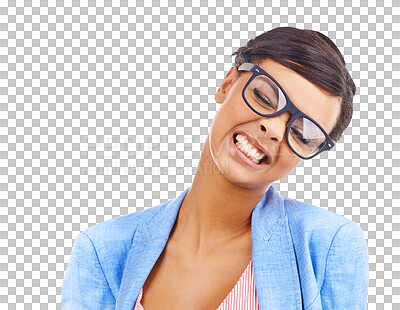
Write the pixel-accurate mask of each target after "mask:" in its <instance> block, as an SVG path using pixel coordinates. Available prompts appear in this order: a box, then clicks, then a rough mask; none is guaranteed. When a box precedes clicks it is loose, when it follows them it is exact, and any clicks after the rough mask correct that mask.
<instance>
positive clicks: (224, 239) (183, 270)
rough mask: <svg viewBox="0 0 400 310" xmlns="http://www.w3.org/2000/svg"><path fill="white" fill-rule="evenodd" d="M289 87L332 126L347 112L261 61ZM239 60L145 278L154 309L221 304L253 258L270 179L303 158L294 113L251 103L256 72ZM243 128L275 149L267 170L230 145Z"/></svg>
mask: <svg viewBox="0 0 400 310" xmlns="http://www.w3.org/2000/svg"><path fill="white" fill-rule="evenodd" d="M258 65H259V66H260V67H262V68H263V69H264V70H266V71H267V72H268V73H269V74H271V75H272V76H273V77H274V78H275V79H276V80H277V81H278V82H279V83H280V84H281V85H282V87H283V88H284V89H285V91H286V92H287V94H288V95H289V97H290V98H291V99H292V101H293V103H294V104H295V105H296V106H297V107H298V108H299V109H300V110H301V111H303V112H304V113H306V114H307V115H309V116H310V117H312V118H313V119H314V120H316V121H317V122H318V123H319V124H320V125H321V126H322V127H323V128H324V129H325V131H326V132H330V131H331V130H332V129H333V128H334V126H335V123H336V120H337V117H338V116H339V113H340V98H338V97H332V96H330V95H328V94H326V93H324V92H323V91H321V90H320V89H319V88H317V87H316V86H315V85H313V84H312V83H310V82H309V81H308V80H306V79H304V78H303V77H302V76H301V75H299V74H297V73H296V72H294V71H292V70H290V69H288V68H286V67H284V66H282V65H280V64H278V63H276V62H274V61H272V60H269V59H267V60H264V61H263V62H262V63H260V64H258ZM237 74H238V71H237V68H236V66H233V67H232V68H231V70H230V71H229V72H228V74H227V75H226V77H225V79H224V80H223V81H222V83H221V86H220V88H219V89H218V91H217V93H216V94H215V100H216V102H217V103H219V104H221V106H220V108H219V110H218V112H217V114H216V115H215V118H214V120H213V123H212V126H211V128H210V131H209V135H208V137H207V139H206V141H205V144H204V149H203V151H202V154H201V158H200V161H199V166H198V168H197V171H196V175H195V178H194V180H193V184H192V186H191V188H190V190H189V191H188V193H187V194H186V197H185V199H184V200H183V202H182V205H181V207H180V210H179V213H178V216H177V219H176V222H175V224H174V227H173V229H172V231H171V234H170V237H169V239H168V242H167V244H166V246H165V248H164V251H163V253H162V254H161V255H160V257H159V259H158V260H157V263H156V264H155V266H154V267H153V269H152V271H151V273H150V275H149V277H148V279H147V280H146V283H145V285H144V295H143V297H142V302H141V303H142V305H143V306H144V309H145V310H153V309H165V310H169V309H174V310H179V309H185V310H187V309H193V310H203V309H204V310H205V309H217V307H218V306H219V305H220V304H221V302H222V301H223V300H224V299H225V297H226V296H227V295H228V294H229V292H230V291H231V290H232V288H233V287H234V286H235V284H236V282H237V281H238V280H239V278H240V276H241V275H242V273H243V271H244V270H245V268H246V267H247V265H248V264H249V262H250V260H251V258H252V253H251V250H252V239H251V213H252V211H253V209H254V207H255V205H256V204H257V203H258V202H259V201H260V200H261V199H262V197H263V196H264V194H265V193H266V191H267V190H268V188H269V187H270V186H271V184H272V183H273V182H275V181H277V180H279V179H282V178H284V177H285V176H287V175H288V174H289V173H290V172H291V171H292V170H293V169H294V168H295V167H296V166H297V165H298V164H299V163H300V162H301V161H302V159H301V158H299V157H297V156H296V155H295V154H293V152H292V151H291V150H290V148H289V146H288V144H287V142H286V138H285V129H286V125H287V123H288V121H289V119H290V114H289V113H284V114H281V115H279V116H277V117H274V118H263V117H261V116H259V115H257V114H255V113H254V112H253V111H251V110H250V109H249V108H248V107H247V105H246V104H245V102H244V100H243V98H242V96H241V91H242V89H243V87H244V85H245V83H246V82H247V80H248V79H249V78H250V76H251V72H245V73H242V75H241V76H240V77H238V75H237ZM238 129H241V130H244V131H246V132H248V133H250V134H251V135H252V136H253V137H255V138H256V139H257V140H258V142H259V143H260V144H262V145H263V147H264V148H265V149H266V150H268V151H269V152H270V154H271V155H272V162H271V164H269V165H268V166H266V167H265V168H264V169H262V170H254V169H252V168H250V167H248V166H246V165H244V164H242V163H241V162H240V161H239V160H238V159H237V158H236V157H235V156H234V155H233V154H232V152H231V151H230V148H229V141H230V139H231V138H232V135H233V133H234V132H235V131H237V130H238Z"/></svg>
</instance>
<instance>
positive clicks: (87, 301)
mask: <svg viewBox="0 0 400 310" xmlns="http://www.w3.org/2000/svg"><path fill="white" fill-rule="evenodd" d="M61 304H62V309H63V310H80V309H115V298H114V296H113V294H112V292H111V290H110V287H109V285H108V283H107V279H106V277H105V275H104V272H103V269H102V267H101V265H100V262H99V259H98V256H97V252H96V249H95V247H94V245H93V243H92V241H91V239H90V238H89V237H88V235H87V234H85V232H81V233H80V234H79V235H78V237H76V239H75V241H74V245H73V248H72V252H71V257H70V260H69V263H68V267H67V270H66V271H65V275H64V280H63V287H62V298H61Z"/></svg>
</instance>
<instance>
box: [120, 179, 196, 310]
mask: <svg viewBox="0 0 400 310" xmlns="http://www.w3.org/2000/svg"><path fill="white" fill-rule="evenodd" d="M189 188H190V187H188V188H186V189H185V190H184V191H183V192H182V193H181V194H180V195H179V196H178V197H176V198H175V199H173V200H170V201H168V202H166V204H167V205H165V206H162V207H161V208H160V210H159V211H158V213H157V214H155V215H153V216H152V217H151V218H148V219H143V220H142V225H140V226H139V227H138V229H137V230H136V233H135V235H134V237H133V240H132V247H131V249H130V250H129V254H128V258H127V262H126V265H125V270H124V274H123V276H122V280H121V286H120V290H119V295H118V297H117V301H116V306H115V309H118V310H132V309H133V307H134V305H135V303H136V299H137V297H138V295H139V292H140V289H141V288H142V286H143V285H144V283H145V282H146V279H147V277H148V275H149V274H150V271H151V269H152V268H153V266H154V264H155V263H156V262H157V259H158V257H159V256H160V255H161V253H162V251H163V249H164V247H165V245H166V244H167V241H168V238H169V235H170V232H171V230H172V227H173V225H174V223H175V219H176V217H177V215H178V211H179V208H180V206H181V203H182V201H183V199H184V197H185V195H186V193H187V191H188V190H189Z"/></svg>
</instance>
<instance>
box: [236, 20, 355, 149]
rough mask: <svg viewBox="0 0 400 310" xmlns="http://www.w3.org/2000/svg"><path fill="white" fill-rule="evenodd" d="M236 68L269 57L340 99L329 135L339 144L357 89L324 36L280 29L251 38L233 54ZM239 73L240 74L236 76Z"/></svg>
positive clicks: (342, 61)
mask: <svg viewBox="0 0 400 310" xmlns="http://www.w3.org/2000/svg"><path fill="white" fill-rule="evenodd" d="M233 55H236V57H235V65H236V66H237V67H238V68H239V67H240V65H241V64H243V63H245V62H250V63H254V64H257V65H259V64H260V63H261V62H262V61H264V60H265V59H267V58H269V59H272V60H274V61H276V62H278V63H280V64H282V65H283V66H285V67H288V68H290V69H292V70H293V71H295V72H297V73H298V74H300V75H302V76H303V77H304V78H306V79H307V80H309V81H310V82H311V83H313V84H314V85H316V86H317V87H319V88H320V89H321V90H323V91H325V92H326V93H328V94H329V95H332V96H338V97H340V98H341V109H340V114H339V117H338V119H337V120H336V124H335V127H334V128H333V129H332V131H331V132H330V133H329V136H330V137H331V139H332V140H333V141H338V140H339V139H340V137H341V136H342V134H343V132H344V130H345V129H346V128H347V126H348V125H349V124H350V121H351V118H352V115H353V97H354V95H355V93H356V86H355V84H354V82H353V79H352V78H351V76H350V74H349V72H348V71H347V69H346V63H345V61H344V58H343V55H342V54H341V53H340V51H339V49H338V48H337V47H336V45H335V44H334V43H333V42H332V41H331V40H330V39H329V38H328V37H327V36H325V35H324V34H322V33H320V32H317V31H314V30H308V29H297V28H294V27H279V28H275V29H272V30H270V31H267V32H264V33H262V34H261V35H259V36H257V37H255V38H254V39H251V40H250V41H248V42H247V44H246V45H245V46H242V47H240V48H239V49H238V50H237V51H236V52H234V53H233V54H232V56H233ZM240 74H241V71H239V75H240Z"/></svg>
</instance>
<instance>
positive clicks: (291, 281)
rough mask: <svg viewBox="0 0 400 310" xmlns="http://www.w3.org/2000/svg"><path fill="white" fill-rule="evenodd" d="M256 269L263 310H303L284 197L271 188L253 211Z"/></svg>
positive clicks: (256, 279) (258, 296) (258, 297)
mask: <svg viewBox="0 0 400 310" xmlns="http://www.w3.org/2000/svg"><path fill="white" fill-rule="evenodd" d="M251 221H252V241H253V245H252V247H253V252H252V256H253V267H254V277H255V284H256V291H257V299H258V303H259V307H260V310H264V309H268V310H272V309H302V297H301V287H300V279H299V274H298V269H297V263H296V256H295V251H294V248H293V243H292V238H291V234H290V230H289V225H288V217H287V215H286V214H285V206H284V200H283V197H282V196H280V195H279V193H278V192H277V191H276V189H275V188H274V187H273V186H271V187H270V188H269V190H268V191H267V193H266V195H265V196H264V197H263V199H262V200H261V201H260V202H259V203H258V204H257V205H256V206H255V207H254V210H253V212H252V218H251Z"/></svg>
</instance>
